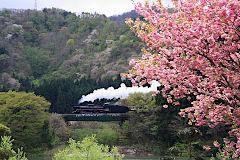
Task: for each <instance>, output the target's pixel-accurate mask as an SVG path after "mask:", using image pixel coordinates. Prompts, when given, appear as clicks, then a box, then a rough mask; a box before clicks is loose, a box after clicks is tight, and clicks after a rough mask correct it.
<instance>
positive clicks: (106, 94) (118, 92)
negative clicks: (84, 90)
mask: <svg viewBox="0 0 240 160" xmlns="http://www.w3.org/2000/svg"><path fill="white" fill-rule="evenodd" d="M159 86H160V83H159V82H157V81H152V85H151V87H126V85H125V84H124V83H122V84H121V87H119V88H118V89H114V88H113V87H109V88H108V89H105V88H101V89H97V90H95V91H93V93H90V94H88V95H86V96H85V95H84V96H82V98H81V99H80V100H79V104H80V103H83V102H87V101H91V102H93V101H95V100H96V99H118V98H120V99H125V98H127V97H128V95H129V94H133V93H135V92H141V93H148V92H151V91H157V87H159Z"/></svg>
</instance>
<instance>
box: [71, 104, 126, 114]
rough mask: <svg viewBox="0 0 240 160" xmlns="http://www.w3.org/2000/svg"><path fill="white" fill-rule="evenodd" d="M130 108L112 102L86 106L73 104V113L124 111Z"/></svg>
mask: <svg viewBox="0 0 240 160" xmlns="http://www.w3.org/2000/svg"><path fill="white" fill-rule="evenodd" d="M128 111H130V109H129V108H128V107H126V106H120V105H113V104H104V105H102V106H100V105H92V104H90V105H87V106H74V107H73V113H75V114H81V113H126V112H128Z"/></svg>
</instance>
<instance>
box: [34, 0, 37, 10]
mask: <svg viewBox="0 0 240 160" xmlns="http://www.w3.org/2000/svg"><path fill="white" fill-rule="evenodd" d="M34 9H35V10H37V0H35V4H34Z"/></svg>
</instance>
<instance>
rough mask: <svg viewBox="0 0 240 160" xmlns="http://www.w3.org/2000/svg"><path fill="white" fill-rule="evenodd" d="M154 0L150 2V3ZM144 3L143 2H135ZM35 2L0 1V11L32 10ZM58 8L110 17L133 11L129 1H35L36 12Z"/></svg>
mask: <svg viewBox="0 0 240 160" xmlns="http://www.w3.org/2000/svg"><path fill="white" fill-rule="evenodd" d="M152 1H154V0H150V2H152ZM135 2H144V0H135ZM162 2H163V4H165V5H166V6H167V5H171V0H162ZM34 4H35V0H0V9H2V8H11V9H34ZM52 7H55V8H60V9H64V10H67V11H71V12H76V13H81V12H89V13H94V12H97V13H99V14H105V15H106V16H112V15H117V14H121V13H124V12H128V11H130V10H133V9H134V5H133V4H132V1H131V0H37V8H38V10H42V9H43V8H52Z"/></svg>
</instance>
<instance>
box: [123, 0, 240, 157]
mask: <svg viewBox="0 0 240 160" xmlns="http://www.w3.org/2000/svg"><path fill="white" fill-rule="evenodd" d="M174 5H175V6H174V9H175V10H176V12H173V13H168V12H167V8H165V7H164V6H163V5H162V4H161V2H160V1H157V2H155V3H154V4H153V7H155V10H153V9H152V6H151V5H150V4H149V3H147V4H145V5H143V4H141V3H138V4H136V6H135V9H136V11H137V12H138V14H140V15H141V16H142V17H144V18H143V21H141V20H140V19H136V20H135V21H133V20H131V19H127V20H126V23H127V24H128V25H129V26H130V28H131V29H132V31H133V32H135V33H136V35H137V36H138V37H139V38H140V39H141V40H142V41H144V42H145V43H146V49H143V52H144V55H143V56H142V59H141V60H138V61H135V60H133V61H131V65H132V70H131V74H129V75H128V76H127V77H128V78H129V79H131V80H132V82H133V84H134V85H137V84H140V85H141V84H145V82H151V81H152V80H157V81H159V82H160V83H161V84H162V85H163V86H164V88H163V89H162V90H161V92H162V95H163V97H165V98H167V101H168V103H174V102H175V99H179V98H184V97H188V100H190V97H189V95H190V94H194V95H196V96H197V100H196V101H194V102H192V106H191V107H189V108H185V109H184V110H181V112H180V115H181V116H185V115H188V117H189V118H190V121H189V124H195V125H197V126H201V125H207V126H209V127H212V128H213V127H215V126H216V125H218V124H227V125H231V126H232V128H233V129H232V130H231V131H230V132H229V135H230V136H231V137H235V139H236V142H237V143H236V142H235V143H234V145H233V143H231V141H229V142H228V141H225V142H227V143H226V145H227V147H228V150H229V151H231V155H232V156H234V157H235V156H236V155H237V156H239V154H240V153H239V151H238V149H239V146H240V128H239V126H240V118H239V117H240V109H239V108H240V107H239V106H240V74H239V71H240V53H239V51H240V27H239V26H240V1H239V0H214V1H213V0H187V1H186V0H174ZM141 80H144V81H145V82H141ZM238 142H239V143H238ZM217 146H218V145H217ZM229 154H230V153H229Z"/></svg>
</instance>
